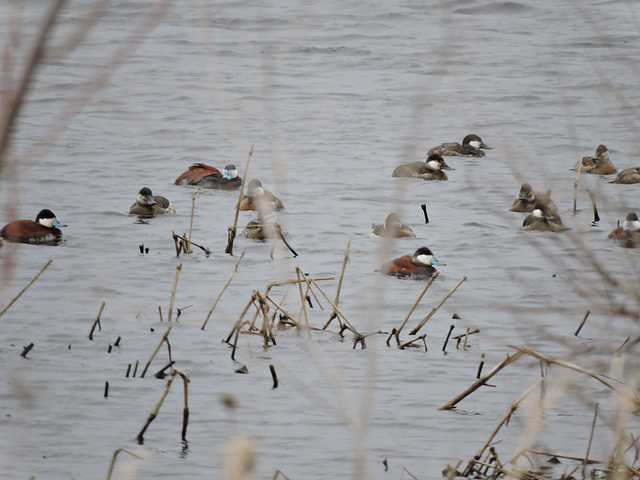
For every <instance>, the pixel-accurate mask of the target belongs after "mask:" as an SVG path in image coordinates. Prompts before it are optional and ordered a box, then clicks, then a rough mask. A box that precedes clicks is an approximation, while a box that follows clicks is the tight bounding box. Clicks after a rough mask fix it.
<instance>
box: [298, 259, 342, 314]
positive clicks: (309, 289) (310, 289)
mask: <svg viewBox="0 0 640 480" xmlns="http://www.w3.org/2000/svg"><path fill="white" fill-rule="evenodd" d="M298 268H299V269H300V275H301V276H302V280H304V282H305V283H306V284H307V291H306V292H304V293H305V296H304V298H305V299H306V298H307V297H308V295H307V293H308V292H311V295H313V298H315V300H316V303H317V304H318V307H320V310H324V308H322V303H321V302H320V299H319V298H318V297H317V295H316V293H315V292H314V291H313V289H312V288H311V283H310V282H309V279H308V278H307V275H306V274H305V273H304V272H303V271H302V268H300V265H298ZM309 305H311V303H309ZM336 305H337V303H336Z"/></svg>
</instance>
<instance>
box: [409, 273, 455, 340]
mask: <svg viewBox="0 0 640 480" xmlns="http://www.w3.org/2000/svg"><path fill="white" fill-rule="evenodd" d="M466 279H467V277H462V278H461V279H460V281H459V282H458V283H456V284H455V286H454V287H453V288H452V289H451V290H450V291H449V293H447V294H446V295H445V296H444V298H443V299H442V300H440V303H439V304H438V305H436V306H435V307H434V308H432V309H431V311H430V312H429V313H428V314H427V315H426V316H425V317H424V318H423V319H422V320H420V322H419V323H418V325H416V326H415V327H414V329H413V330H411V335H415V334H416V333H418V331H419V330H420V329H421V328H422V327H424V324H425V323H427V322H428V321H429V319H430V318H431V317H433V315H434V314H435V313H436V312H437V311H438V309H439V308H440V307H441V306H442V305H443V304H444V302H446V301H447V299H448V298H449V297H450V296H451V295H453V292H455V291H456V290H457V289H458V287H459V286H460V285H461V284H462V282H464V281H465V280H466Z"/></svg>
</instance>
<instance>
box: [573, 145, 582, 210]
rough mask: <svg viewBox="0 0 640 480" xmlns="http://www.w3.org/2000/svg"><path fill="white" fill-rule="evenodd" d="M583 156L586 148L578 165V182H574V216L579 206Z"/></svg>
mask: <svg viewBox="0 0 640 480" xmlns="http://www.w3.org/2000/svg"><path fill="white" fill-rule="evenodd" d="M582 155H584V148H583V149H582V151H581V152H580V162H579V164H578V174H577V175H576V181H575V182H573V214H574V215H575V214H576V209H577V205H578V182H580V172H582Z"/></svg>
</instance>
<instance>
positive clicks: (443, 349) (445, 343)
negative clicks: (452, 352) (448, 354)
mask: <svg viewBox="0 0 640 480" xmlns="http://www.w3.org/2000/svg"><path fill="white" fill-rule="evenodd" d="M454 328H456V327H455V325H451V326H450V327H449V333H447V338H445V340H444V344H443V345H442V351H443V352H445V351H446V350H447V343H449V338H450V337H451V332H453V329H454ZM468 334H469V329H468V328H467V335H468ZM464 342H465V345H466V343H467V340H466V337H465V341H464Z"/></svg>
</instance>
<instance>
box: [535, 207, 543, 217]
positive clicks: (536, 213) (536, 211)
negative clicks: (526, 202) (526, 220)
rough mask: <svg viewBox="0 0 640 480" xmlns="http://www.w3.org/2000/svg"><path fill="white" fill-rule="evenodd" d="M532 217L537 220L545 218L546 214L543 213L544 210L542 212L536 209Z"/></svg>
mask: <svg viewBox="0 0 640 480" xmlns="http://www.w3.org/2000/svg"><path fill="white" fill-rule="evenodd" d="M532 215H533V216H534V217H536V218H543V217H544V213H542V210H540V209H539V208H536V209H535V210H534V211H533V212H532Z"/></svg>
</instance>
